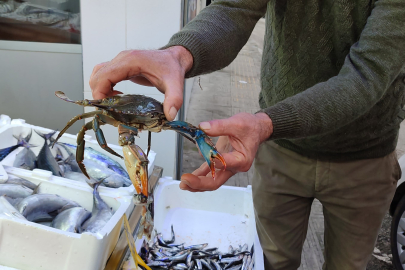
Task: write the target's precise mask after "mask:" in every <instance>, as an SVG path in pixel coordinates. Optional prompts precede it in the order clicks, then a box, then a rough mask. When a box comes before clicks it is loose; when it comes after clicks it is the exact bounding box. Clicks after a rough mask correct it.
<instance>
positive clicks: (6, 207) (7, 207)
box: [0, 196, 26, 220]
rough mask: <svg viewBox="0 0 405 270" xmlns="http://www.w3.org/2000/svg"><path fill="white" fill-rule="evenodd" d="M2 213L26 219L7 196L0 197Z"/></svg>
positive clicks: (0, 213) (0, 212)
mask: <svg viewBox="0 0 405 270" xmlns="http://www.w3.org/2000/svg"><path fill="white" fill-rule="evenodd" d="M0 215H5V216H7V217H13V218H18V219H22V220H26V219H25V217H24V216H23V215H21V214H20V212H18V210H17V209H15V207H14V206H13V205H11V204H10V203H9V201H8V200H7V199H6V198H5V196H1V197H0Z"/></svg>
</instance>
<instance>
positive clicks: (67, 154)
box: [0, 130, 132, 188]
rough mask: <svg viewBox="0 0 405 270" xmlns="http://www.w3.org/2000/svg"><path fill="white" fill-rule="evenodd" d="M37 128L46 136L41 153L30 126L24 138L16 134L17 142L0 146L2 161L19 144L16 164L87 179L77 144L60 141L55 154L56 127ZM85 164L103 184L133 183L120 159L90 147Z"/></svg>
mask: <svg viewBox="0 0 405 270" xmlns="http://www.w3.org/2000/svg"><path fill="white" fill-rule="evenodd" d="M35 132H36V133H37V134H38V135H39V136H41V137H42V138H43V139H44V144H43V146H42V148H41V150H40V152H39V153H38V156H36V155H35V154H34V152H33V151H32V150H31V148H32V147H35V146H34V145H31V144H29V140H30V139H31V135H32V130H31V132H30V133H29V134H28V135H27V136H26V137H25V138H22V137H21V136H19V137H16V139H17V144H16V145H13V146H10V147H7V148H4V149H0V162H1V161H2V160H3V159H4V158H5V157H6V156H7V155H8V154H10V153H11V152H13V151H15V150H16V149H17V148H19V147H23V148H24V149H23V150H22V151H20V152H19V153H18V154H17V155H16V158H15V160H14V163H13V166H14V167H16V168H22V169H26V170H33V169H35V168H38V169H43V170H47V171H51V172H52V174H53V175H55V176H61V177H65V178H68V179H71V180H75V181H80V182H87V180H88V179H87V177H86V176H85V175H84V174H83V173H82V172H81V170H80V168H79V166H78V164H77V162H76V157H75V153H76V145H72V144H68V143H61V142H58V143H56V144H55V152H56V155H55V156H54V155H53V154H52V151H51V149H50V145H51V144H52V143H53V142H54V139H53V138H52V136H53V135H54V134H55V133H56V131H55V132H52V133H49V134H42V133H40V132H38V131H35ZM48 141H49V142H50V143H48ZM83 164H84V165H85V166H86V170H87V173H88V174H89V176H90V178H91V179H90V182H100V181H101V180H103V182H102V184H101V185H103V186H106V187H110V188H119V187H128V186H130V185H132V182H131V180H130V179H129V175H128V173H127V172H126V170H125V169H124V168H123V167H122V166H121V165H120V164H119V163H118V162H116V161H115V160H114V159H112V158H110V157H109V156H107V155H105V154H103V153H100V152H98V151H96V150H94V149H93V148H91V147H86V148H85V150H84V160H83Z"/></svg>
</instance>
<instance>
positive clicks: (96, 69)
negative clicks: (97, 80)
mask: <svg viewBox="0 0 405 270" xmlns="http://www.w3.org/2000/svg"><path fill="white" fill-rule="evenodd" d="M107 63H108V62H103V63H100V64H97V65H95V66H94V68H93V71H92V73H91V75H90V78H91V77H93V76H94V74H96V73H97V71H99V70H100V69H101V68H102V67H104V66H105V65H106V64H107Z"/></svg>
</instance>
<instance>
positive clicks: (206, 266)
mask: <svg viewBox="0 0 405 270" xmlns="http://www.w3.org/2000/svg"><path fill="white" fill-rule="evenodd" d="M200 261H201V264H202V265H203V266H205V268H208V269H209V270H214V269H213V268H212V266H211V265H210V264H209V263H208V262H207V261H206V260H204V259H201V260H200Z"/></svg>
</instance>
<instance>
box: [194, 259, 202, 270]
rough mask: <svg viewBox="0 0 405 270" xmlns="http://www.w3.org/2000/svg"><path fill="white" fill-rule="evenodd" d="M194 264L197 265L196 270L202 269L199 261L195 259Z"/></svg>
mask: <svg viewBox="0 0 405 270" xmlns="http://www.w3.org/2000/svg"><path fill="white" fill-rule="evenodd" d="M195 262H196V263H197V269H199V270H201V269H203V268H202V263H201V260H200V259H196V260H195Z"/></svg>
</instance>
